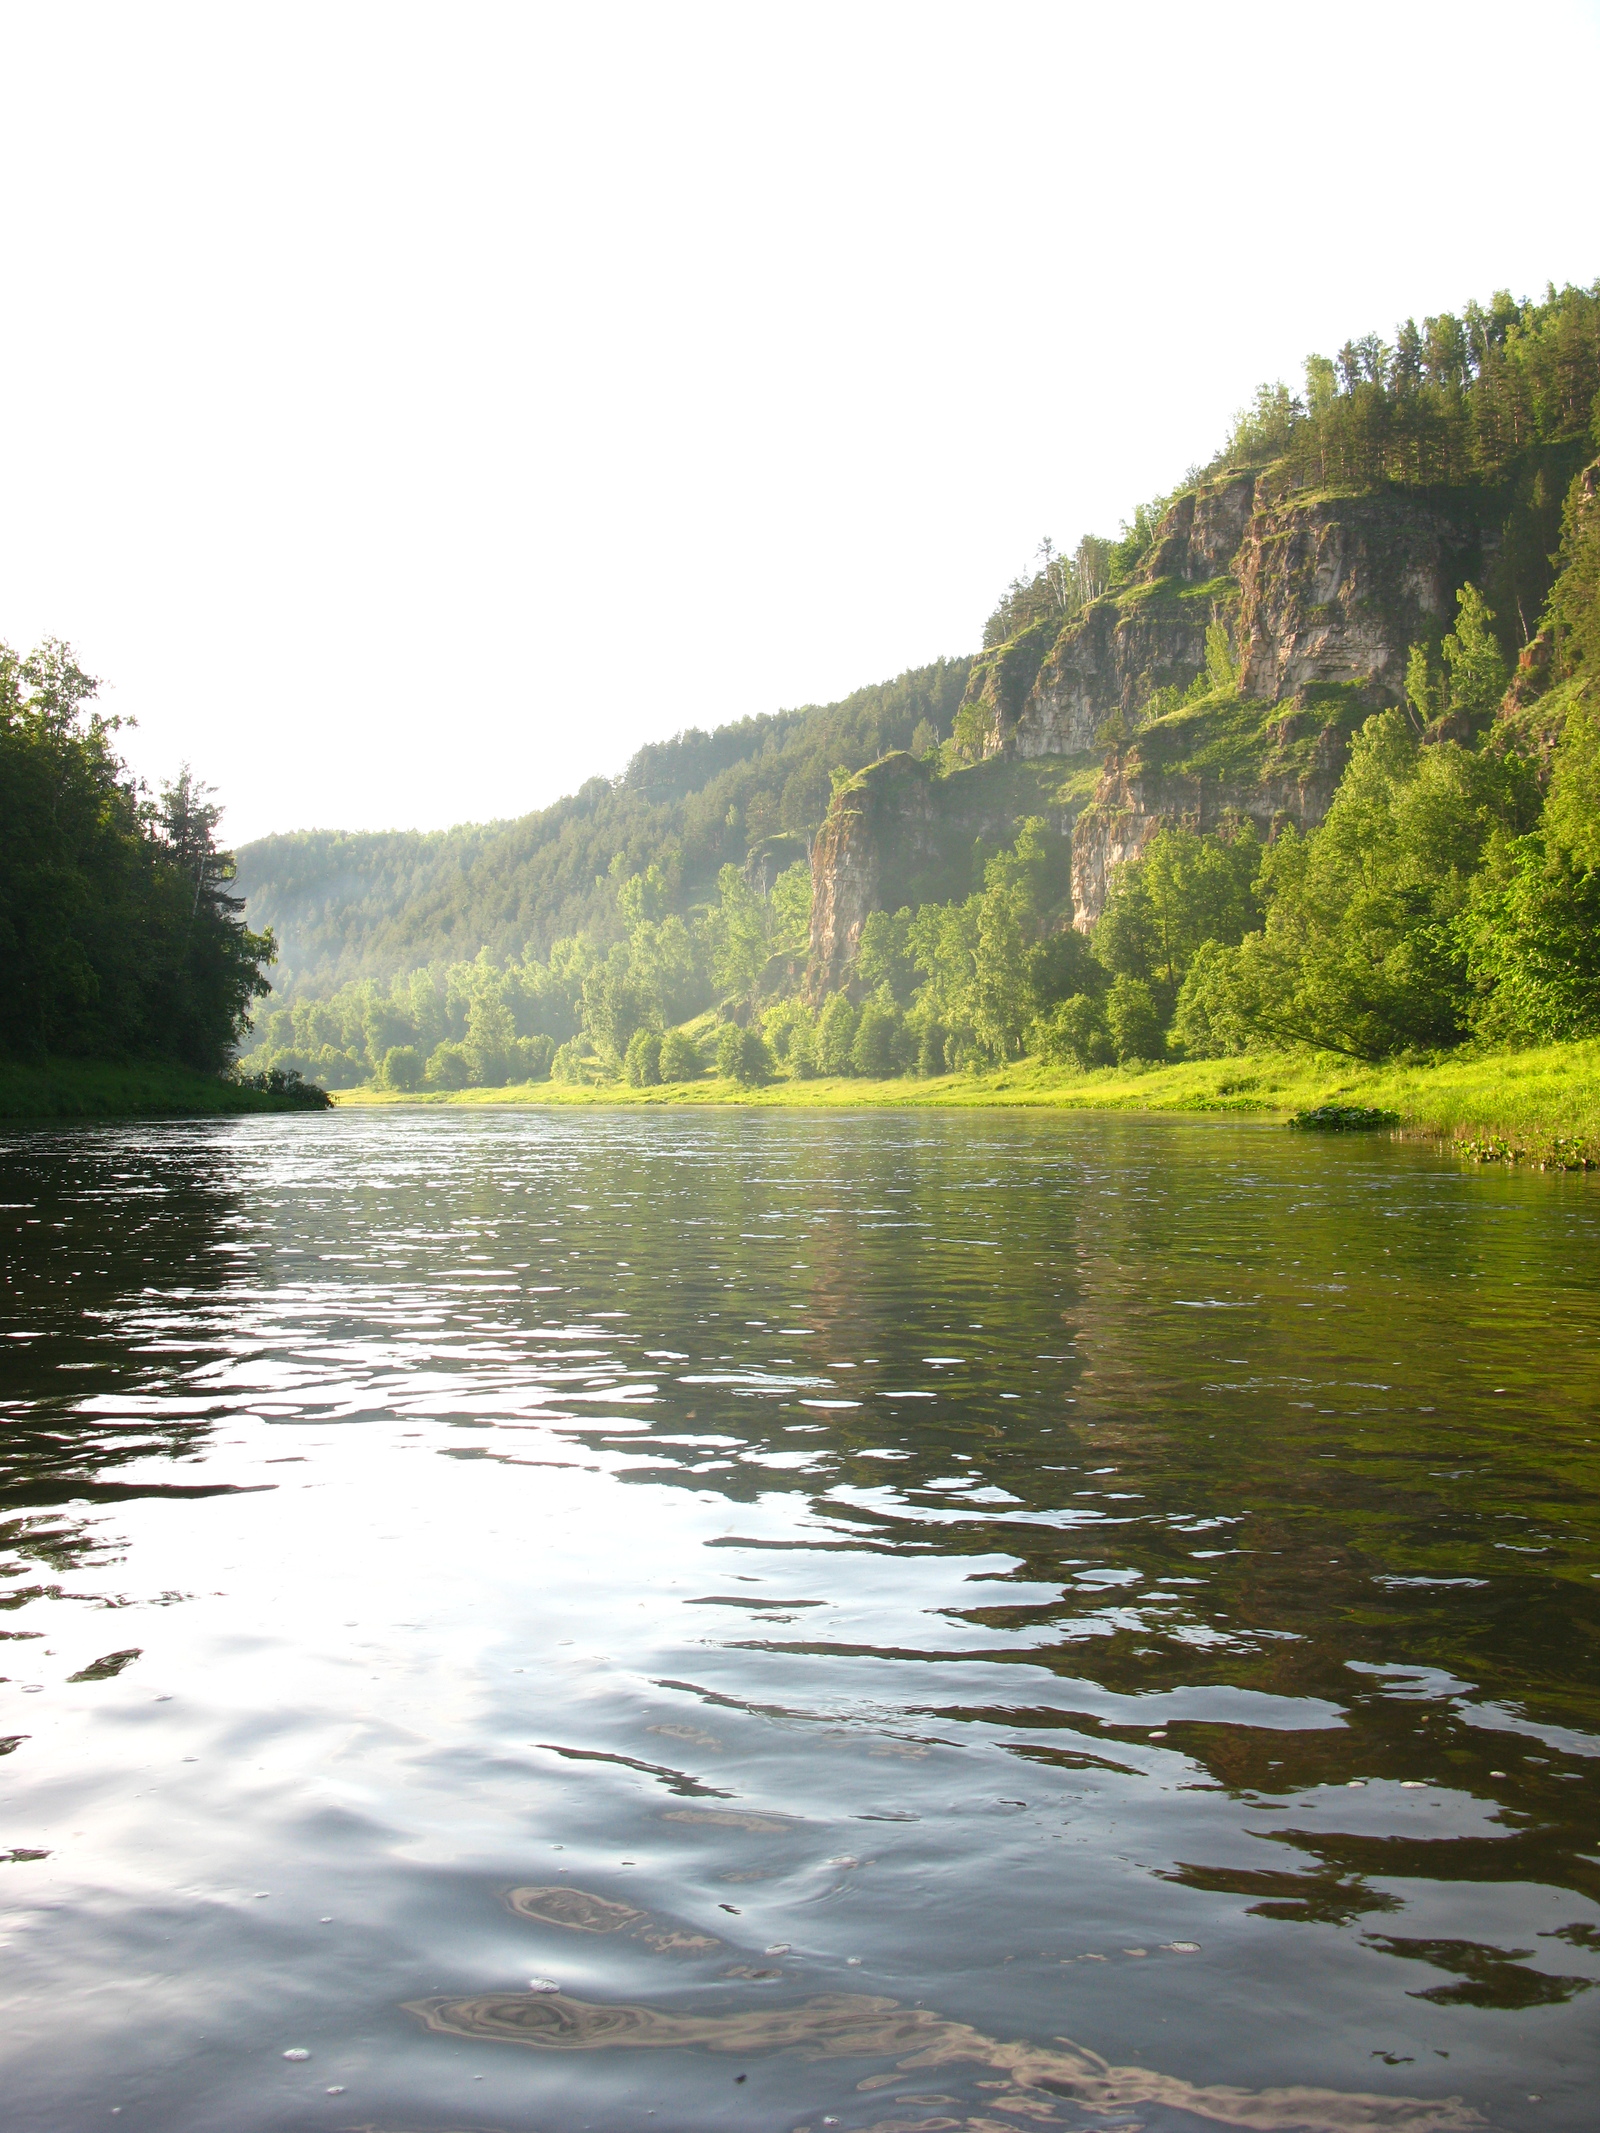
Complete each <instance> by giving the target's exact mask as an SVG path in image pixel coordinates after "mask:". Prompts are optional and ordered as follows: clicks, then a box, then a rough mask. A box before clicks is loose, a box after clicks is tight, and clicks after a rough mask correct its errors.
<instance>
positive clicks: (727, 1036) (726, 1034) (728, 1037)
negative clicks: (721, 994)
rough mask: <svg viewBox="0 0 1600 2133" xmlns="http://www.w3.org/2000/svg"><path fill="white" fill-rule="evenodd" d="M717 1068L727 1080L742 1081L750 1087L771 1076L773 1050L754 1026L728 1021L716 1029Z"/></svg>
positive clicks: (769, 1078) (768, 1079)
mask: <svg viewBox="0 0 1600 2133" xmlns="http://www.w3.org/2000/svg"><path fill="white" fill-rule="evenodd" d="M717 1072H718V1073H719V1074H720V1075H721V1076H722V1078H723V1079H724V1080H725V1081H739V1082H743V1083H744V1084H745V1085H746V1086H747V1087H749V1086H751V1085H753V1084H754V1083H756V1082H760V1081H770V1080H771V1079H772V1054H771V1052H770V1051H769V1050H768V1048H767V1042H766V1039H765V1038H764V1037H762V1036H761V1034H760V1033H759V1032H758V1031H756V1030H753V1029H741V1028H740V1027H739V1025H738V1023H737V1022H726V1023H724V1024H723V1026H722V1028H721V1030H720V1031H719V1032H718V1033H717Z"/></svg>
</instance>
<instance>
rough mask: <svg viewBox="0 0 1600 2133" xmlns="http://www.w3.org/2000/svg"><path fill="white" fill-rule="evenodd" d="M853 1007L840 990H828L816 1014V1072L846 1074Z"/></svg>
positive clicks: (853, 1023)
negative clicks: (827, 994)
mask: <svg viewBox="0 0 1600 2133" xmlns="http://www.w3.org/2000/svg"><path fill="white" fill-rule="evenodd" d="M855 1037H856V1011H855V1009H854V1007H852V1005H851V1004H850V1002H849V1000H847V999H846V998H845V996H844V994H843V993H842V992H836V993H830V994H829V996H828V998H827V999H826V1000H825V1001H824V1003H823V1007H822V1012H821V1014H820V1015H819V1016H818V1017H817V1072H818V1073H819V1074H848V1073H849V1072H850V1048H851V1046H852V1045H853V1044H854V1043H855Z"/></svg>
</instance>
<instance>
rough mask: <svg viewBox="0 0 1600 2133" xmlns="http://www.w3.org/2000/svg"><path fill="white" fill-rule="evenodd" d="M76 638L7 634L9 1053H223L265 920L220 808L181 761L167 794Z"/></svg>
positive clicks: (3, 802) (2, 669)
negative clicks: (252, 907) (250, 921)
mask: <svg viewBox="0 0 1600 2133" xmlns="http://www.w3.org/2000/svg"><path fill="white" fill-rule="evenodd" d="M98 687H99V684H98V683H97V682H96V681H95V679H94V678H93V676H92V675H89V674H86V673H85V672H84V670H83V669H82V668H81V667H80V666H79V665H78V663H77V660H76V659H75V657H74V656H73V653H72V649H71V647H70V646H69V645H65V644H61V643H58V642H56V641H54V640H52V641H50V642H47V643H45V644H43V645H41V646H40V647H39V648H38V650H37V651H34V652H32V653H29V654H28V655H27V656H26V657H24V656H21V655H19V654H18V653H16V652H14V651H13V650H12V649H11V648H10V647H9V646H7V645H3V644H0V969H3V970H4V972H5V980H4V983H3V984H0V1053H6V1054H9V1055H11V1056H12V1057H16V1058H32V1059H38V1058H46V1057H50V1056H52V1055H54V1056H64V1057H68V1058H80V1059H128V1058H150V1059H165V1060H171V1061H174V1062H176V1063H178V1064H181V1065H184V1066H191V1067H196V1068H200V1069H202V1070H210V1071H214V1070H216V1069H219V1068H221V1067H223V1066H225V1065H226V1064H227V1062H228V1059H229V1057H230V1056H231V1053H232V1050H233V1046H234V1044H235V1043H236V1041H237V1039H238V1037H239V1036H240V1034H241V1033H242V1031H243V1030H244V1029H245V1028H246V1027H247V1026H248V1019H249V1011H250V1007H251V1004H252V1002H253V1001H255V1000H256V999H257V998H259V997H260V996H261V995H262V994H263V993H265V992H266V991H267V990H268V989H269V988H268V981H267V978H266V976H265V966H266V965H267V964H268V963H270V962H271V961H272V958H273V943H272V937H271V935H270V934H260V933H252V932H251V931H250V929H249V928H248V927H247V926H246V925H245V924H244V922H243V920H242V918H241V917H240V916H239V913H240V910H241V908H242V904H241V900H240V899H239V898H238V897H235V896H233V895H232V894H231V893H230V892H229V884H230V882H231V881H232V878H233V859H232V855H231V854H230V853H228V852H225V851H223V850H222V849H221V848H220V846H219V845H218V843H217V837H216V831H217V824H218V820H219V813H220V811H219V810H218V809H217V808H216V807H215V806H214V805H212V804H211V801H210V798H209V794H208V791H207V789H206V788H205V787H204V786H202V785H199V784H198V783H197V782H196V781H195V779H194V778H193V776H192V775H191V774H190V772H189V771H188V770H187V769H186V770H185V771H184V772H183V773H182V774H181V775H180V777H179V778H178V780H177V782H176V784H174V785H171V786H168V787H167V788H166V789H165V791H164V792H163V794H162V796H161V800H160V803H159V804H153V803H151V802H150V801H148V800H146V799H145V798H144V797H142V795H141V794H140V792H139V790H138V787H137V786H136V784H135V783H134V781H133V779H132V778H131V776H130V775H129V772H128V770H127V767H126V765H125V764H124V763H122V762H121V760H120V759H119V758H118V756H117V754H116V752H115V749H114V747H113V735H114V734H115V732H116V730H117V727H118V725H119V723H120V721H118V720H116V719H111V718H106V717H105V716H103V715H102V714H101V713H100V712H98V711H96V710H95V709H94V708H93V702H94V697H95V694H96V691H97V689H98Z"/></svg>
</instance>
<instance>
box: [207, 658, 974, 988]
mask: <svg viewBox="0 0 1600 2133" xmlns="http://www.w3.org/2000/svg"><path fill="white" fill-rule="evenodd" d="M968 664H969V662H968V661H966V660H964V659H949V660H940V661H938V662H937V663H936V664H935V665H933V666H930V667H922V668H919V669H917V670H916V671H914V672H911V673H906V674H902V675H901V676H900V677H899V679H898V680H896V681H890V682H883V683H880V684H877V685H875V686H873V687H871V688H865V689H858V690H857V691H856V692H855V694H854V695H852V696H848V697H846V698H845V700H844V701H843V702H842V703H837V704H827V705H821V706H817V705H813V706H809V707H807V708H806V709H803V710H798V711H779V712H775V713H773V714H771V715H768V716H765V717H759V718H746V719H742V720H740V721H739V722H738V723H737V724H736V725H731V726H721V727H719V728H718V729H717V731H716V732H715V733H701V732H697V731H691V732H687V733H680V734H678V735H677V736H676V738H674V739H672V740H668V741H661V742H656V743H653V744H652V745H651V746H649V747H646V748H641V749H640V751H639V752H638V754H637V755H636V756H635V757H634V758H633V760H632V762H631V763H630V764H629V765H628V767H627V770H626V771H625V772H624V773H623V775H622V777H621V778H619V779H618V780H616V781H615V782H614V783H613V782H612V781H611V780H610V779H606V778H592V779H591V780H590V781H589V783H588V784H587V785H585V786H583V787H582V788H581V789H580V790H579V791H578V792H576V793H574V794H573V795H572V796H571V797H570V798H569V799H565V800H559V801H557V803H556V804H555V806H553V807H548V808H544V809H542V810H541V811H540V812H539V813H537V814H531V815H524V816H522V817H521V818H520V819H518V820H516V821H511V822H496V823H489V824H481V825H473V826H468V827H464V828H460V829H453V830H441V831H438V832H435V833H432V834H425V833H420V832H415V831H392V832H389V833H385V834H378V835H351V834H348V833H344V832H340V831H337V830H303V831H299V832H296V833H294V834H292V835H288V836H280V837H266V838H263V839H261V840H260V841H259V842H258V843H255V844H249V845H246V846H245V847H244V848H243V850H242V851H241V852H240V854H239V884H240V888H241V890H242V891H243V893H244V894H245V896H246V897H247V899H248V909H249V913H250V918H251V922H252V924H253V925H255V926H257V927H270V928H271V929H272V931H273V933H274V935H275V936H276V939H277V942H278V949H279V957H280V964H279V968H278V970H277V972H276V973H275V976H274V990H275V994H276V996H277V999H278V1000H279V1001H292V1000H295V999H308V998H313V997H317V996H322V995H326V994H328V993H331V992H333V991H336V990H337V989H338V988H339V987H340V986H341V985H343V984H346V983H349V982H350V981H352V980H357V979H365V978H385V979H387V978H389V977H392V976H394V975H395V974H396V973H399V972H404V971H409V970H413V969H416V968H419V967H422V966H425V965H429V964H433V963H436V962H439V961H441V960H443V961H454V960H460V959H463V958H470V957H473V956H476V955H477V954H478V953H479V951H480V950H482V951H486V952H487V953H488V954H489V956H491V957H492V958H493V959H494V960H495V961H497V962H507V961H513V962H514V961H520V960H521V959H522V957H523V956H524V955H525V954H527V953H529V952H530V951H531V953H533V954H534V955H535V956H543V955H546V954H547V953H548V952H549V949H550V947H551V944H552V943H553V942H554V941H556V940H559V939H561V938H563V937H568V936H571V935H573V934H577V933H588V934H591V935H593V936H595V937H596V938H598V939H601V940H607V939H610V938H611V937H613V936H614V934H615V932H616V917H615V895H614V883H615V879H616V876H617V873H618V871H619V869H620V871H621V872H622V873H623V874H634V873H639V872H641V871H642V870H643V869H644V868H645V867H647V866H650V865H655V866H656V867H658V868H659V869H660V872H661V876H662V879H663V882H664V884H665V895H666V899H667V905H668V907H669V908H670V909H672V910H674V911H677V912H679V913H680V914H681V913H684V912H687V911H688V910H689V909H690V908H691V907H692V906H693V905H694V904H695V903H696V902H703V901H704V900H705V899H706V898H707V897H708V896H711V895H713V894H714V892H715V883H716V876H717V870H718V869H719V867H722V866H724V865H726V864H728V863H729V862H730V861H731V862H734V863H736V864H739V865H743V864H744V861H745V858H746V855H747V853H748V852H749V851H750V850H751V849H752V848H753V847H758V846H761V845H763V844H765V843H769V842H771V841H772V840H781V839H782V838H783V837H784V836H785V835H788V836H789V837H790V838H791V839H793V840H795V841H794V842H793V843H792V845H791V846H790V847H785V846H784V845H783V844H782V843H781V841H779V842H777V843H776V844H775V845H774V850H773V858H774V860H775V861H776V860H784V861H792V860H793V859H794V858H795V857H796V856H797V855H799V856H803V855H804V851H805V840H806V838H807V836H808V835H809V833H810V832H811V831H812V830H814V829H815V827H816V825H817V824H818V823H819V822H820V821H821V820H822V817H823V815H824V813H825V812H826V810H827V806H828V798H829V794H830V791H831V789H832V778H833V773H834V772H835V771H837V770H839V769H843V770H846V771H855V770H859V769H860V768H861V766H862V765H863V764H865V763H869V762H871V761H873V760H874V759H875V758H876V757H879V756H882V755H884V754H885V753H887V752H888V751H889V750H890V749H894V748H914V749H918V750H922V749H927V748H931V747H933V746H934V745H936V743H937V742H938V741H940V740H942V739H943V738H945V737H946V736H947V735H948V734H949V732H950V730H951V725H952V722H953V720H954V718H955V713H956V707H957V705H958V704H959V703H960V701H961V697H962V692H963V690H964V689H965V686H966V681H967V670H968Z"/></svg>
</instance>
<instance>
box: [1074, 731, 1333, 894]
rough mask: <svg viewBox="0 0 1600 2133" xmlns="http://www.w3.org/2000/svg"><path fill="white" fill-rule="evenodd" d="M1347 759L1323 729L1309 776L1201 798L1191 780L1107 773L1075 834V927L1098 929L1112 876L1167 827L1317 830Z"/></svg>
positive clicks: (1271, 779) (1287, 776) (1285, 775)
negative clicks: (1222, 822) (1225, 821)
mask: <svg viewBox="0 0 1600 2133" xmlns="http://www.w3.org/2000/svg"><path fill="white" fill-rule="evenodd" d="M1344 756H1345V749H1344V743H1343V740H1342V738H1340V737H1338V736H1337V735H1334V734H1331V733H1330V732H1328V731H1326V730H1325V731H1324V733H1323V734H1322V735H1321V736H1319V743H1318V747H1317V750H1316V759H1315V761H1314V762H1313V764H1312V765H1311V767H1310V769H1309V770H1308V771H1305V772H1300V773H1295V772H1280V773H1278V774H1276V775H1274V774H1272V773H1271V772H1268V773H1267V774H1265V775H1263V776H1262V777H1260V778H1258V779H1255V780H1253V781H1251V782H1248V783H1247V782H1245V781H1244V780H1240V781H1239V783H1238V784H1236V785H1223V786H1221V787H1218V788H1216V789H1215V790H1213V791H1212V792H1209V793H1202V794H1200V795H1197V793H1196V790H1195V787H1194V785H1193V783H1192V782H1191V781H1190V780H1188V779H1186V778H1163V777H1160V776H1140V775H1138V774H1137V773H1135V774H1132V775H1130V774H1129V773H1127V772H1126V771H1123V770H1120V769H1117V770H1108V771H1107V772H1106V774H1105V776H1104V777H1103V778H1102V779H1101V781H1100V786H1099V789H1098V790H1097V791H1096V793H1095V796H1094V799H1093V801H1092V802H1091V803H1090V805H1089V806H1088V807H1086V808H1085V809H1084V810H1083V812H1082V814H1080V815H1079V816H1078V818H1077V822H1076V825H1075V827H1074V830H1073V837H1072V910H1073V918H1072V922H1073V924H1074V925H1075V926H1076V927H1077V928H1078V930H1079V932H1080V933H1089V932H1092V931H1093V930H1094V922H1095V920H1096V919H1097V918H1098V917H1099V916H1100V913H1101V912H1102V911H1103V910H1104V909H1105V903H1106V891H1107V889H1108V888H1109V887H1110V885H1111V876H1112V874H1113V873H1114V872H1115V871H1116V869H1117V868H1118V867H1119V866H1121V865H1122V863H1123V862H1124V860H1128V859H1137V858H1138V857H1139V856H1140V854H1141V853H1142V852H1143V850H1144V848H1145V846H1146V845H1147V844H1148V843H1149V842H1150V839H1151V838H1152V837H1153V836H1154V835H1155V833H1156V831H1157V830H1158V829H1159V828H1160V827H1161V825H1162V824H1163V823H1164V822H1182V823H1185V824H1187V826H1188V827H1189V828H1191V829H1210V828H1214V827H1215V826H1216V822H1217V819H1218V818H1219V817H1220V816H1222V815H1223V814H1228V815H1233V816H1243V817H1246V818H1247V819H1248V820H1249V821H1251V822H1253V823H1254V824H1255V827H1256V830H1257V832H1258V834H1259V835H1260V837H1261V840H1262V842H1263V843H1267V842H1269V841H1270V840H1271V838H1273V837H1274V836H1275V835H1276V834H1277V832H1278V831H1279V830H1280V829H1281V828H1282V827H1283V825H1284V824H1285V823H1286V822H1292V823H1293V824H1294V826H1295V827H1296V829H1299V830H1302V831H1304V830H1308V829H1315V828H1316V826H1317V824H1318V823H1319V822H1320V821H1321V820H1322V818H1323V816H1324V815H1325V814H1326V813H1327V812H1328V805H1329V802H1330V801H1331V800H1332V798H1333V795H1334V792H1335V790H1336V789H1337V787H1338V783H1339V774H1340V772H1341V771H1342V770H1343V769H1344ZM1197 798H1199V799H1200V800H1201V801H1202V802H1203V803H1204V812H1202V811H1201V808H1200V807H1197V805H1196V801H1197Z"/></svg>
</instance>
